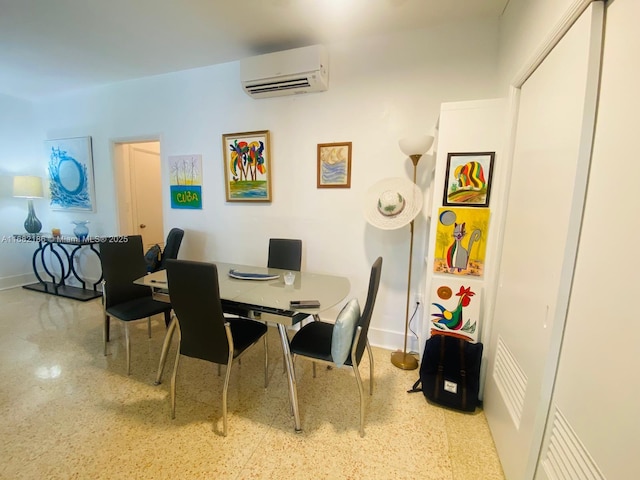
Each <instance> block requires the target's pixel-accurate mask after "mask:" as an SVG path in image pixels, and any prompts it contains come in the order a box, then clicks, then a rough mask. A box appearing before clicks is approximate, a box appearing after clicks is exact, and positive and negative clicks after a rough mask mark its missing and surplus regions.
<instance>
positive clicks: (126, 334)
mask: <svg viewBox="0 0 640 480" xmlns="http://www.w3.org/2000/svg"><path fill="white" fill-rule="evenodd" d="M124 338H125V343H126V350H127V375H130V374H131V342H130V341H129V322H124Z"/></svg>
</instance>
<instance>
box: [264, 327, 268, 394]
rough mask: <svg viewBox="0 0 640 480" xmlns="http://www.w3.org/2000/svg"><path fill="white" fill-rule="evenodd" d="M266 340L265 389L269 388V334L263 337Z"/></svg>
mask: <svg viewBox="0 0 640 480" xmlns="http://www.w3.org/2000/svg"><path fill="white" fill-rule="evenodd" d="M262 338H263V339H264V388H267V387H268V386H269V349H268V347H267V334H266V333H265V334H264V336H263V337H262Z"/></svg>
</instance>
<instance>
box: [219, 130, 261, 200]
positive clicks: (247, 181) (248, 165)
mask: <svg viewBox="0 0 640 480" xmlns="http://www.w3.org/2000/svg"><path fill="white" fill-rule="evenodd" d="M269 147H270V145H269V130H262V131H258V132H245V133H225V134H224V135H222V149H223V152H222V158H223V162H224V180H225V192H226V197H227V202H270V201H271V155H270V153H269Z"/></svg>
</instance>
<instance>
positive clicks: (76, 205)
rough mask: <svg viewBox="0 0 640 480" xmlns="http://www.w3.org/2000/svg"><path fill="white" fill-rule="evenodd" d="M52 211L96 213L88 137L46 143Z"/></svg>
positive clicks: (91, 158) (89, 140)
mask: <svg viewBox="0 0 640 480" xmlns="http://www.w3.org/2000/svg"><path fill="white" fill-rule="evenodd" d="M44 143H45V149H46V152H47V156H48V158H49V196H50V206H51V209H52V210H78V211H85V212H93V211H95V193H94V182H93V156H92V152H91V137H76V138H60V139H58V140H47V141H45V142H44Z"/></svg>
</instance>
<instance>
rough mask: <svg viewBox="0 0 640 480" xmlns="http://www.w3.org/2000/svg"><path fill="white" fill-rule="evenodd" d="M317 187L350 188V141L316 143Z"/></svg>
mask: <svg viewBox="0 0 640 480" xmlns="http://www.w3.org/2000/svg"><path fill="white" fill-rule="evenodd" d="M318 188H351V142H342V143H320V144H318Z"/></svg>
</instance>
